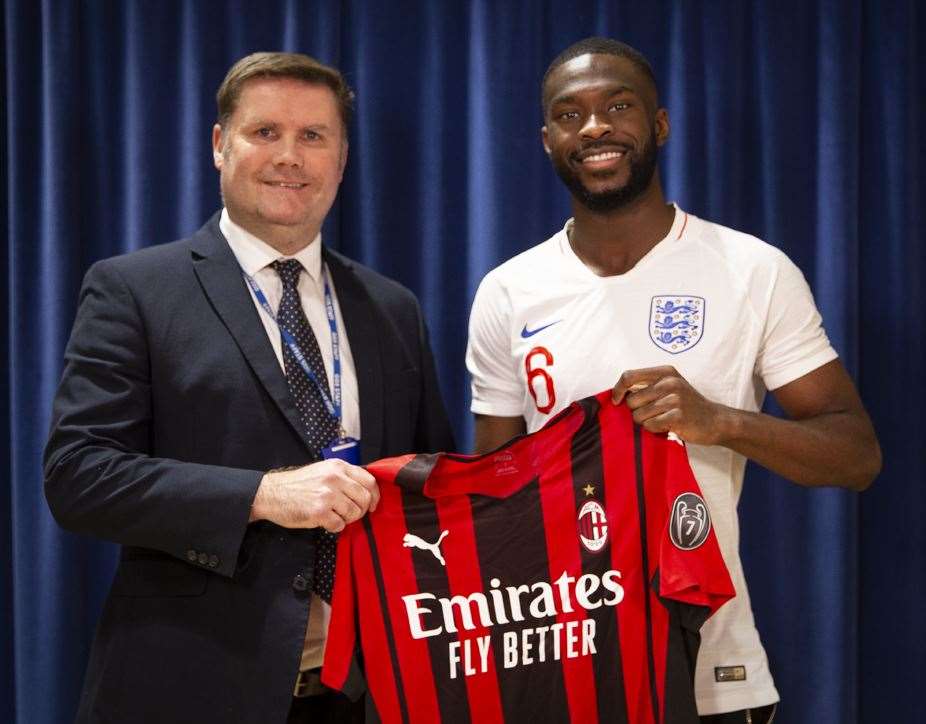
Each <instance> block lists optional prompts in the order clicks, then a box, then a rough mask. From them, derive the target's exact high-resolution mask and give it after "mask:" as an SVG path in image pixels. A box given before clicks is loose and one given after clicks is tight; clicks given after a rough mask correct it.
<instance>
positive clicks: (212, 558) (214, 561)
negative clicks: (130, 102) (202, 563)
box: [209, 556, 219, 568]
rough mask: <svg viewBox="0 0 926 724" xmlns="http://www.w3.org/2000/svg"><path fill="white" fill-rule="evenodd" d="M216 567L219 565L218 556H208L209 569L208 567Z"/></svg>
mask: <svg viewBox="0 0 926 724" xmlns="http://www.w3.org/2000/svg"><path fill="white" fill-rule="evenodd" d="M217 565H219V557H218V556H209V567H210V568H215V567H216V566H217Z"/></svg>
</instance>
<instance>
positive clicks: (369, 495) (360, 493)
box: [344, 480, 378, 515]
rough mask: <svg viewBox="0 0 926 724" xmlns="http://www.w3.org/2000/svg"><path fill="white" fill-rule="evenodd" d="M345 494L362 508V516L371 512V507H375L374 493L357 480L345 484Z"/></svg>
mask: <svg viewBox="0 0 926 724" xmlns="http://www.w3.org/2000/svg"><path fill="white" fill-rule="evenodd" d="M377 492H378V491H377ZM344 494H345V495H346V496H347V497H348V498H349V499H350V500H351V501H353V503H354V504H355V505H356V506H357V507H358V508H360V511H361V515H363V514H364V513H366V512H367V511H368V510H370V506H372V505H373V500H374V497H373V494H374V491H373V490H370V489H369V488H365V487H364V486H362V485H361V484H360V483H358V482H357V481H356V480H350V481H348V482H347V483H346V484H345V486H344Z"/></svg>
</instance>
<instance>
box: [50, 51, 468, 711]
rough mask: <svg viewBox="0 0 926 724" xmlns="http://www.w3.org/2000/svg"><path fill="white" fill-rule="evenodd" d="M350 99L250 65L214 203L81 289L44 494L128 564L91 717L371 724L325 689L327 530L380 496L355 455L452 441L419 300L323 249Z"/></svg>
mask: <svg viewBox="0 0 926 724" xmlns="http://www.w3.org/2000/svg"><path fill="white" fill-rule="evenodd" d="M352 99H353V95H352V93H351V91H350V89H349V88H348V87H347V85H346V83H345V82H344V79H343V77H342V76H341V74H340V73H339V72H338V71H337V70H335V69H333V68H329V67H327V66H324V65H322V64H320V63H318V62H317V61H315V60H313V59H312V58H309V57H307V56H304V55H298V54H288V53H257V54H254V55H250V56H248V57H246V58H243V59H242V60H240V61H239V62H238V63H236V64H235V65H234V66H233V67H232V68H231V70H230V71H229V72H228V75H227V76H226V78H225V80H224V81H223V83H222V85H221V87H220V88H219V91H218V96H217V100H218V121H217V123H216V124H215V126H214V128H213V130H212V142H213V158H214V162H215V166H216V168H217V169H218V171H219V176H220V182H221V190H222V198H223V200H224V208H223V209H222V210H221V212H219V213H216V214H215V216H213V218H212V219H210V220H209V221H208V222H207V223H206V225H205V226H203V227H202V228H201V229H200V230H199V231H198V232H197V233H196V234H194V235H193V236H192V237H190V238H188V239H182V240H180V241H176V242H174V243H171V244H165V245H161V246H155V247H152V248H149V249H145V250H143V251H140V252H137V253H133V254H128V255H125V256H121V257H116V258H113V259H107V260H104V261H102V262H99V263H97V264H95V265H94V266H93V267H92V268H91V269H90V270H89V271H88V272H87V275H86V278H85V280H84V285H83V289H82V291H81V296H80V306H79V309H78V313H77V318H76V320H75V323H74V329H73V333H72V336H71V340H70V343H69V344H68V348H67V353H66V366H65V370H64V374H63V378H62V381H61V386H60V388H59V390H58V394H57V396H56V398H55V408H54V417H53V422H52V430H51V435H50V438H49V441H48V445H47V448H46V459H45V476H46V481H45V486H46V495H47V497H48V502H49V505H50V506H51V509H52V512H53V513H54V515H55V517H56V518H57V520H58V521H59V522H60V523H61V525H63V526H64V527H66V528H68V529H70V530H74V531H78V532H81V533H86V534H89V535H93V536H97V537H100V538H103V539H106V540H110V541H115V542H117V543H120V544H121V545H122V548H121V556H120V562H119V567H118V570H117V572H116V577H115V580H114V582H113V586H112V590H111V592H110V595H109V598H108V600H107V602H106V606H105V609H104V611H103V615H102V618H101V621H100V624H99V629H98V631H97V636H96V640H95V642H94V645H93V650H92V652H91V655H90V662H89V665H88V669H87V675H86V681H85V685H84V692H83V697H82V700H81V703H80V710H79V712H78V715H77V721H79V722H104V721H106V722H114V721H117V722H136V723H143V722H151V723H152V724H155V723H156V724H163V723H164V722H197V723H200V724H201V723H204V722H236V723H247V722H253V723H254V724H257V723H258V722H259V723H261V724H264V723H266V722H279V723H280V724H283V722H287V721H288V722H328V721H339V722H340V721H360V720H362V717H363V704H362V702H358V703H352V702H349V701H348V700H347V699H346V698H344V697H343V696H342V695H340V694H335V693H332V692H331V691H330V690H327V689H325V687H323V686H322V685H321V683H320V681H319V677H318V668H319V666H320V665H321V662H322V657H323V654H324V648H325V640H326V634H327V627H328V620H329V614H330V607H329V605H328V602H329V601H330V596H331V585H332V578H333V562H334V561H333V552H334V541H335V534H336V533H337V532H338V531H340V530H341V529H343V527H344V526H345V525H346V524H348V523H350V522H352V521H355V520H357V519H358V518H360V517H361V516H363V515H364V514H366V512H367V511H368V510H372V509H373V508H375V507H376V504H377V501H378V499H379V492H378V489H377V486H376V483H375V481H374V480H373V477H372V476H371V475H369V474H368V473H367V472H366V471H365V470H364V469H363V468H361V467H359V464H360V463H361V462H368V461H370V460H374V459H377V458H380V457H386V456H392V455H398V454H402V453H406V452H410V451H416V452H417V451H424V450H430V451H437V450H449V449H452V448H453V440H452V436H451V433H450V428H449V425H448V423H447V419H446V415H445V412H444V407H443V403H442V401H441V398H440V393H439V390H438V387H437V381H436V379H435V373H434V367H433V361H432V357H431V351H430V349H429V347H428V342H427V336H426V332H425V327H424V323H423V320H422V316H421V312H420V310H419V308H418V304H417V302H416V300H415V298H414V297H413V295H412V294H411V293H410V292H409V291H408V290H406V289H404V288H403V287H401V286H399V285H398V284H396V283H395V282H392V281H389V280H388V279H385V278H383V277H381V276H379V275H378V274H376V273H374V272H372V271H371V270H369V269H366V268H365V267H363V266H361V265H359V264H356V263H354V262H352V261H350V260H348V259H346V258H344V257H343V256H340V255H339V254H336V253H334V252H333V251H331V250H329V249H327V248H325V247H323V246H322V240H321V226H322V223H323V221H324V219H325V216H326V215H327V214H328V211H329V209H330V208H331V205H332V203H333V202H334V199H335V196H336V194H337V191H338V186H339V184H340V183H341V178H342V176H343V174H344V168H345V164H346V163H347V155H348V143H347V125H348V122H349V119H350V112H351V106H352ZM181 193H182V190H181ZM322 458H324V460H322Z"/></svg>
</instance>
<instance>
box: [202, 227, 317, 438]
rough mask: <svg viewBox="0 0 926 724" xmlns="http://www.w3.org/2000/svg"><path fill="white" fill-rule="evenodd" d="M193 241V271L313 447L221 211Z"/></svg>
mask: <svg viewBox="0 0 926 724" xmlns="http://www.w3.org/2000/svg"><path fill="white" fill-rule="evenodd" d="M191 242H192V243H191V248H192V251H193V271H194V273H195V274H196V276H197V277H198V278H199V282H200V284H201V285H202V288H203V291H204V292H205V294H206V296H207V297H208V298H209V301H210V302H211V303H212V306H213V307H214V308H215V310H216V312H217V313H218V315H219V317H221V319H222V322H223V323H224V324H225V326H226V327H227V328H228V331H229V332H230V333H231V335H232V337H233V338H234V340H235V342H236V343H237V345H238V347H239V348H240V349H241V352H242V354H243V355H244V358H245V359H246V360H247V362H248V364H249V365H250V366H251V369H253V370H254V374H255V375H256V376H257V378H258V379H259V380H260V382H261V384H262V385H263V386H264V389H266V390H267V392H268V394H269V395H270V397H271V398H272V399H273V401H274V402H275V403H276V404H277V407H279V408H280V411H281V412H282V413H283V416H284V417H285V418H286V420H287V421H288V422H289V424H290V425H291V426H292V428H293V429H294V430H295V431H296V433H297V434H298V435H299V437H300V438H301V439H302V441H303V442H304V443H305V445H306V447H307V448H308V449H309V450H311V449H312V448H311V445H310V444H309V441H308V440H307V439H306V432H305V429H304V426H303V425H302V423H301V422H300V420H299V413H298V411H297V410H296V404H295V402H294V401H293V399H292V395H290V393H289V387H288V385H287V384H286V377H285V375H284V374H283V371H282V370H281V369H280V363H279V362H278V361H277V358H276V355H275V354H274V352H273V347H272V346H271V345H270V340H268V339H267V332H266V330H265V329H264V325H263V323H262V322H261V320H260V317H259V315H258V313H257V309H256V308H255V306H254V301H253V299H252V298H251V292H250V290H249V289H248V287H247V283H246V282H245V281H244V277H243V276H242V274H241V267H239V266H238V260H237V259H236V258H235V255H234V253H233V252H232V250H231V247H230V246H229V245H228V242H227V241H226V240H225V237H224V236H222V233H221V231H219V216H218V214H216V215H215V216H213V217H212V219H210V220H209V221H208V222H207V223H206V225H205V226H203V228H201V229H200V230H199V231H198V232H197V233H196V235H195V236H193V238H192V240H191Z"/></svg>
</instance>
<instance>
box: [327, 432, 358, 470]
mask: <svg viewBox="0 0 926 724" xmlns="http://www.w3.org/2000/svg"><path fill="white" fill-rule="evenodd" d="M322 457H323V458H324V459H325V460H333V459H335V458H337V459H338V460H343V461H344V462H346V463H350V464H351V465H360V440H358V439H357V438H354V437H340V438H338V439H337V440H334V441H332V442H331V443H329V444H328V445H325V447H323V448H322Z"/></svg>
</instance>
